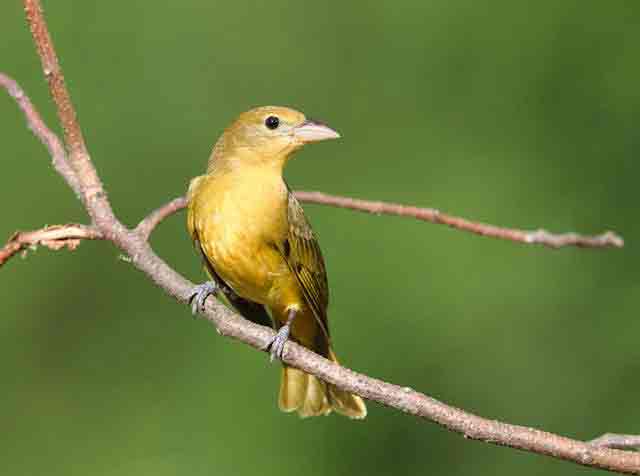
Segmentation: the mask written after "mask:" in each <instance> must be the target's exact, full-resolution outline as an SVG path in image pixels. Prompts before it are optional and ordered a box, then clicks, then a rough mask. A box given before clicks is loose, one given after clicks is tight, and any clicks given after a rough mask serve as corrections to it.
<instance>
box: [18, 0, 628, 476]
mask: <svg viewBox="0 0 640 476" xmlns="http://www.w3.org/2000/svg"><path fill="white" fill-rule="evenodd" d="M24 3H25V7H26V11H27V18H28V20H29V23H30V26H31V31H32V34H33V37H34V41H35V43H36V47H37V50H38V53H39V54H40V56H41V59H42V63H43V68H44V72H45V75H46V76H47V77H48V78H49V87H50V90H51V94H52V96H53V97H54V100H55V102H56V105H57V108H58V115H59V116H60V118H61V121H62V122H63V126H64V128H65V142H66V146H67V149H68V150H69V154H70V157H69V161H70V163H71V164H72V167H73V170H74V172H75V174H76V176H77V178H78V182H79V185H80V188H81V190H82V193H83V195H82V196H83V203H84V205H85V208H86V209H87V212H88V213H89V215H90V216H91V217H92V218H93V219H94V222H95V228H96V229H97V231H98V233H101V234H102V236H103V237H104V238H105V239H107V240H109V241H111V242H113V243H114V244H115V245H116V246H117V247H118V248H120V249H121V250H122V251H123V252H125V253H126V254H127V255H128V256H129V257H130V262H131V263H132V264H133V265H134V266H135V267H136V268H137V269H139V270H140V271H142V272H143V273H145V274H146V275H147V276H148V277H149V278H150V279H151V280H153V281H154V282H155V283H156V284H157V285H158V286H159V287H161V288H162V289H163V290H164V291H165V292H167V293H168V294H169V295H171V296H173V297H174V298H175V299H177V300H178V301H180V302H183V303H186V302H187V300H188V296H189V294H190V291H191V289H192V288H193V284H192V283H190V282H189V281H188V280H186V279H185V278H184V277H182V276H181V275H179V274H178V273H176V272H175V271H174V270H173V269H171V268H170V267H169V266H168V265H167V264H166V263H165V262H164V261H163V260H162V259H160V258H159V257H158V256H157V255H156V254H155V253H154V252H153V250H152V249H151V247H150V246H149V244H148V242H147V241H146V236H148V233H149V232H150V230H151V229H153V227H154V226H155V225H157V223H159V222H160V220H162V218H164V217H166V216H168V215H170V214H171V213H173V212H175V211H176V210H178V209H179V208H180V207H181V206H183V205H184V203H183V202H180V199H178V200H174V201H173V202H171V204H169V205H167V206H165V207H162V208H161V209H160V210H158V211H156V212H153V213H152V214H151V215H150V217H148V219H145V220H143V221H142V222H141V223H140V225H139V226H138V228H137V230H134V231H131V230H128V229H126V228H125V227H124V226H123V225H122V223H120V221H118V219H117V218H116V217H115V216H114V214H113V212H112V210H111V207H110V205H109V203H108V201H107V200H106V197H105V195H104V191H103V189H102V184H101V183H100V181H99V179H98V175H97V173H96V171H95V169H94V168H93V165H92V163H91V161H90V160H89V156H88V153H87V152H86V148H85V147H84V141H83V139H82V135H81V134H80V128H79V126H78V125H77V122H76V120H75V117H76V115H75V112H74V110H73V106H72V104H71V101H70V99H69V95H68V92H67V91H66V88H65V86H64V81H63V80H62V73H61V71H60V70H59V66H58V61H57V58H56V56H55V52H54V50H53V45H52V43H51V39H50V37H49V33H48V31H47V27H46V24H45V22H44V18H42V12H41V7H40V2H39V1H38V0H24ZM51 65H53V67H54V68H51ZM52 76H55V78H52ZM310 197H311V198H310ZM310 197H307V198H309V199H310V200H312V199H313V197H315V199H316V200H317V203H324V201H326V200H325V198H326V197H324V196H317V195H311V196H310ZM334 199H335V200H338V201H340V200H345V199H342V198H340V197H336V198H334ZM346 200H347V201H351V200H352V199H346ZM312 201H313V200H312ZM349 203H351V205H349ZM367 203H369V202H357V201H356V202H347V205H345V206H347V207H349V208H355V209H363V210H366V207H367V206H368V205H367ZM394 206H395V205H394ZM416 210H417V209H416ZM367 211H371V210H367ZM382 212H383V211H380V213H382ZM432 213H433V211H432ZM438 216H439V218H438ZM416 217H417V216H416ZM450 218H453V217H450ZM427 221H431V220H429V219H427ZM433 221H434V222H436V223H440V222H442V223H447V222H445V221H441V214H438V213H437V212H436V213H435V215H434V218H433ZM469 223H470V222H469ZM447 224H450V223H447ZM482 226H485V225H482ZM460 228H463V226H460ZM467 228H469V229H470V228H472V227H471V226H470V225H469V226H468V227H467ZM467 228H464V229H467ZM492 236H499V234H494V235H492ZM500 237H501V236H500ZM516 241H518V240H516ZM524 242H530V241H527V240H525V241H524ZM204 314H205V317H206V318H207V319H208V320H209V321H211V322H212V323H213V324H214V325H215V326H216V328H217V330H218V332H219V333H220V334H223V335H227V336H230V337H233V338H235V339H237V340H240V341H242V342H245V343H247V344H249V345H251V346H253V347H255V348H257V349H264V348H265V347H266V345H267V343H268V342H270V341H271V339H272V337H273V336H274V332H273V330H271V329H268V328H266V327H262V326H258V325H256V324H253V323H251V322H249V321H247V320H245V319H243V318H242V317H240V316H238V315H237V314H235V313H233V312H232V311H230V310H229V309H228V308H226V307H225V306H224V305H222V304H221V303H219V302H218V301H216V300H209V301H208V302H207V304H206V307H205V312H204ZM283 360H284V361H285V362H286V363H288V364H290V365H293V366H295V367H298V368H301V369H303V370H305V371H306V372H309V373H312V374H314V375H317V376H318V377H320V378H321V379H323V380H325V381H327V382H329V383H332V384H335V385H337V386H338V387H340V388H342V389H344V390H347V391H350V392H353V393H356V394H358V395H361V396H363V397H365V398H367V399H369V400H373V401H377V402H380V403H382V404H384V405H387V406H390V407H393V408H397V409H399V410H401V411H403V412H405V413H409V414H412V415H416V416H419V417H421V418H425V419H427V420H429V421H434V422H436V423H438V424H440V425H442V426H444V427H446V428H448V429H450V430H452V431H455V432H458V433H461V434H462V435H464V436H465V437H467V438H472V439H477V440H482V441H485V442H489V443H494V444H497V445H503V446H510V447H513V448H518V449H522V450H526V451H531V452H534V453H538V454H544V455H549V456H552V457H555V458H560V459H565V460H569V461H573V462H576V463H578V464H581V465H585V466H592V467H598V468H603V469H608V470H612V471H618V472H623V473H629V474H640V454H638V453H635V452H630V451H620V450H615V449H609V448H603V447H600V446H597V445H593V444H591V443H586V442H582V441H578V440H572V439H569V438H565V437H562V436H558V435H554V434H551V433H546V432H543V431H540V430H537V429H534V428H528V427H523V426H518V425H510V424H507V423H501V422H497V421H495V420H487V419H484V418H481V417H479V416H476V415H473V414H470V413H467V412H465V411H463V410H460V409H458V408H454V407H451V406H448V405H446V404H444V403H442V402H440V401H438V400H435V399H433V398H431V397H428V396H426V395H424V394H422V393H419V392H416V391H415V390H412V389H410V388H408V387H400V386H397V385H393V384H390V383H386V382H383V381H381V380H378V379H374V378H371V377H368V376H366V375H363V374H359V373H357V372H354V371H352V370H349V369H346V368H344V367H341V366H339V365H337V364H335V363H333V362H330V361H328V360H326V359H324V358H323V357H320V356H319V355H317V354H315V353H313V352H311V351H310V350H308V349H306V348H304V347H301V346H299V345H297V344H296V343H294V342H291V341H290V342H288V343H287V344H286V346H285V353H284V356H283Z"/></svg>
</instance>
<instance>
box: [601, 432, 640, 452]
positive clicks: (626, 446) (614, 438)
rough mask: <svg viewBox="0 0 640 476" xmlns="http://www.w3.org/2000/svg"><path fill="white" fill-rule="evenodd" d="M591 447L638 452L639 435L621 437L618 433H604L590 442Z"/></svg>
mask: <svg viewBox="0 0 640 476" xmlns="http://www.w3.org/2000/svg"><path fill="white" fill-rule="evenodd" d="M589 443H591V444H592V445H593V446H600V447H602V448H615V449H618V450H640V435H623V434H619V433H605V434H604V435H602V436H599V437H598V438H595V439H593V440H591V441H590V442H589Z"/></svg>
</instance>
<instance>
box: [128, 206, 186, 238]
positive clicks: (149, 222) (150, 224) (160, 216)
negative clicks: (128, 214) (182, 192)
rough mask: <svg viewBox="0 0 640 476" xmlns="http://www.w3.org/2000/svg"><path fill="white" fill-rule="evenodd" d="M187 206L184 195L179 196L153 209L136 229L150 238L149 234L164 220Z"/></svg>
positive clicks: (144, 236) (142, 235)
mask: <svg viewBox="0 0 640 476" xmlns="http://www.w3.org/2000/svg"><path fill="white" fill-rule="evenodd" d="M186 206H187V200H186V199H185V198H184V197H178V198H174V199H173V200H171V201H170V202H169V203H165V204H164V205H162V206H161V207H160V208H158V209H156V210H154V211H152V212H151V213H149V215H147V216H146V217H145V218H144V219H143V220H142V221H141V222H140V223H138V226H137V227H136V229H135V231H136V232H137V233H138V234H139V235H140V236H141V237H142V238H143V239H144V240H145V241H147V240H148V239H149V235H151V232H152V231H153V230H154V228H155V227H156V226H158V225H159V224H160V222H161V221H162V220H164V219H165V218H167V217H169V216H171V215H173V214H174V213H176V212H177V211H179V210H182V209H183V208H185V207H186Z"/></svg>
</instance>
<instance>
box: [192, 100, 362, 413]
mask: <svg viewBox="0 0 640 476" xmlns="http://www.w3.org/2000/svg"><path fill="white" fill-rule="evenodd" d="M339 137H340V135H339V134H338V133H337V132H336V131H335V130H333V129H332V128H330V127H329V126H328V125H326V124H324V123H323V122H320V121H315V120H312V119H307V117H306V116H305V115H304V114H303V113H301V112H299V111H296V110H294V109H291V108H287V107H279V106H264V107H258V108H255V109H251V110H249V111H247V112H244V113H242V114H240V116H239V117H238V118H237V119H236V120H235V121H234V122H233V123H232V124H231V125H230V126H229V127H227V128H226V129H225V130H224V132H223V133H222V135H221V136H220V138H219V139H218V140H217V142H216V143H215V145H214V147H213V150H212V152H211V155H210V157H209V162H208V166H207V170H206V173H205V174H204V175H201V176H198V177H195V178H194V179H193V180H191V182H190V184H189V190H188V192H187V229H188V231H189V234H190V236H191V239H192V241H193V244H194V247H195V248H196V250H197V252H198V253H199V254H200V255H201V257H202V259H203V262H204V267H205V270H206V271H207V273H208V275H209V277H210V280H209V281H206V282H204V283H202V284H200V285H198V286H195V287H194V288H193V290H192V292H191V293H190V300H191V304H192V310H193V312H194V313H196V312H198V311H199V310H202V309H203V307H204V302H205V300H206V299H207V298H208V296H210V295H216V296H218V297H219V298H220V299H221V300H222V301H223V302H226V303H227V304H228V305H231V306H232V307H233V308H235V309H236V310H237V311H238V312H239V313H240V314H242V315H243V316H244V317H246V318H248V319H250V320H252V321H254V322H258V323H261V324H265V325H271V326H273V328H274V329H275V330H276V335H275V337H273V339H272V340H271V342H270V343H269V345H268V346H267V348H266V349H265V350H269V352H270V354H271V361H273V360H274V359H276V360H280V361H282V356H283V352H284V348H285V343H286V342H287V341H288V340H293V341H295V342H297V343H298V344H300V345H302V346H304V347H306V348H308V349H310V350H312V351H314V352H316V353H318V354H320V355H321V356H323V357H325V358H327V359H329V360H332V361H334V362H337V358H336V355H335V353H334V351H333V346H332V341H331V336H330V333H329V325H328V319H327V307H328V304H329V286H328V283H327V274H326V269H325V264H324V259H323V257H322V252H321V251H320V246H319V244H318V240H317V237H316V234H315V232H314V231H313V229H312V228H311V225H310V224H309V221H308V220H307V218H306V216H305V214H304V211H303V209H302V206H301V205H300V203H299V202H298V200H297V199H296V198H295V196H294V194H293V193H292V192H291V189H290V188H289V186H288V184H287V183H286V182H285V180H284V178H283V170H284V166H285V165H286V163H287V162H288V160H289V159H290V158H291V157H292V156H293V155H294V153H295V152H297V151H298V150H300V149H301V148H302V147H303V146H304V145H306V144H309V143H313V142H319V141H324V140H329V139H337V138H339ZM278 406H279V408H280V409H281V410H282V411H284V412H293V411H297V412H298V414H299V416H301V417H311V416H319V415H328V414H329V413H331V412H332V411H335V412H336V413H338V414H342V415H345V416H347V417H350V418H353V419H362V418H364V417H365V416H366V415H367V408H366V405H365V403H364V401H363V400H362V398H360V397H359V396H357V395H354V394H352V393H349V392H347V391H344V390H341V389H339V388H338V387H336V386H334V385H332V384H329V383H326V382H324V381H322V380H321V379H319V378H318V377H316V376H314V375H311V374H308V373H306V372H304V371H302V370H300V369H297V368H295V367H291V366H288V365H287V364H285V363H284V362H282V370H281V380H280V389H279V397H278Z"/></svg>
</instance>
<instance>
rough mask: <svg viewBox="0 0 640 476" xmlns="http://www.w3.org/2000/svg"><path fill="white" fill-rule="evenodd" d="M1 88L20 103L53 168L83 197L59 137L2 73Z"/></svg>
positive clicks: (19, 89) (20, 89)
mask: <svg viewBox="0 0 640 476" xmlns="http://www.w3.org/2000/svg"><path fill="white" fill-rule="evenodd" d="M0 86H2V87H3V88H4V89H6V90H7V92H8V93H9V95H10V96H11V97H12V98H13V99H15V100H16V102H17V103H18V107H19V108H20V109H21V110H22V112H23V113H24V115H25V118H26V119H27V125H28V126H29V129H31V131H32V132H33V133H34V134H35V136H36V137H37V138H38V139H39V140H40V142H42V143H43V144H44V146H45V147H46V148H47V150H48V151H49V155H50V156H51V161H52V163H53V167H54V168H55V169H56V171H57V172H58V173H59V174H60V175H61V176H62V177H63V178H64V179H65V180H66V181H67V184H68V185H69V187H71V189H72V190H73V191H74V192H75V194H76V195H77V196H78V197H81V191H80V183H79V182H78V179H77V178H76V176H75V173H74V172H73V170H72V169H71V167H70V166H69V164H68V163H67V157H66V154H65V151H64V146H63V145H62V143H61V142H60V139H58V136H57V135H55V134H54V133H53V132H52V131H51V129H49V128H48V127H47V125H46V124H45V123H44V121H43V120H42V117H41V116H40V113H39V112H38V110H37V109H36V108H35V106H34V105H33V103H32V102H31V100H30V99H29V97H28V96H27V95H26V94H25V92H24V91H23V90H22V88H20V86H19V85H18V83H16V82H15V81H14V80H13V79H11V78H10V77H9V76H7V75H6V74H2V73H0Z"/></svg>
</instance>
